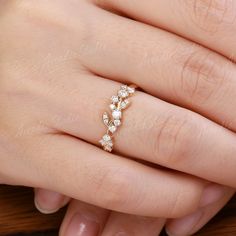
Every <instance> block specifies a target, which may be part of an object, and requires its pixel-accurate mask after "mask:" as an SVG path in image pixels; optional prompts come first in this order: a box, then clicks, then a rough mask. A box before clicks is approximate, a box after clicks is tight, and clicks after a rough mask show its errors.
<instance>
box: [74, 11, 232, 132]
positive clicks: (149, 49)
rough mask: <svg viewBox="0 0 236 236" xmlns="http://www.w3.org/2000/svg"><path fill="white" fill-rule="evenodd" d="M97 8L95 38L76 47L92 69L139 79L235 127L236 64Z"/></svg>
mask: <svg viewBox="0 0 236 236" xmlns="http://www.w3.org/2000/svg"><path fill="white" fill-rule="evenodd" d="M94 8H95V7H94ZM91 9H92V7H91ZM91 11H92V10H91ZM96 11H97V15H98V17H99V19H100V20H99V21H96V22H92V24H93V27H90V35H94V37H89V38H88V39H87V41H86V43H85V44H86V46H84V45H83V47H78V49H77V51H78V52H79V54H80V60H81V62H83V63H84V64H85V65H86V66H87V67H88V68H89V69H90V70H91V71H93V72H95V73H96V74H99V75H102V76H104V77H108V78H111V79H114V80H117V81H120V82H124V81H125V82H127V81H128V82H129V83H135V84H137V85H138V86H139V87H141V88H142V89H143V90H145V91H146V92H147V93H149V94H152V95H154V96H157V97H159V98H162V99H164V100H166V101H169V102H171V103H174V104H177V105H180V106H183V107H186V108H188V109H191V110H194V111H196V112H198V113H200V114H202V115H204V116H206V117H208V118H210V119H212V120H214V121H216V122H218V123H220V124H222V125H224V126H226V127H227V128H230V129H232V130H233V131H236V119H235V117H236V113H235V112H234V111H235V109H234V107H235V105H234V100H233V98H234V97H236V80H235V76H236V67H235V64H234V63H232V62H230V61H229V60H227V59H226V58H225V57H223V56H221V55H219V54H217V53H215V52H213V51H211V50H209V49H207V48H204V47H201V46H199V45H198V44H196V43H194V42H190V41H188V40H186V39H184V38H181V37H179V36H177V35H175V34H172V33H169V32H167V31H164V30H161V29H159V28H154V27H150V26H149V25H145V24H143V23H140V22H136V21H132V20H130V19H127V18H124V17H122V16H117V15H115V14H111V13H109V12H106V11H104V10H101V9H99V8H97V9H96Z"/></svg>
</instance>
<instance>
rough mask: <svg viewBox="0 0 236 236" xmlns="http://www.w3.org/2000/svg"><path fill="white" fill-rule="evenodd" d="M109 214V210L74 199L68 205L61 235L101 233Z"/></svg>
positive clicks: (86, 235)
mask: <svg viewBox="0 0 236 236" xmlns="http://www.w3.org/2000/svg"><path fill="white" fill-rule="evenodd" d="M108 215H109V211H108V210H105V209H102V208H99V207H96V206H92V205H89V204H86V203H83V202H80V201H76V200H73V201H71V203H70V205H69V207H68V210H67V213H66V215H65V218H64V220H63V223H62V225H61V228H60V233H59V235H60V236H71V235H78V236H97V235H100V232H101V231H102V229H103V227H104V224H105V222H106V220H107V217H108Z"/></svg>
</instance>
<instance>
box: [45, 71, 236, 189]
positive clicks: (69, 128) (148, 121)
mask: <svg viewBox="0 0 236 236" xmlns="http://www.w3.org/2000/svg"><path fill="white" fill-rule="evenodd" d="M80 76H81V78H79V79H78V78H77V76H76V77H74V78H71V79H70V85H68V87H70V91H71V86H73V88H78V90H75V91H74V92H73V94H72V93H71V92H69V91H67V90H66V89H65V87H64V90H63V91H58V94H62V95H63V93H64V96H61V97H55V101H54V104H57V105H56V106H54V108H53V109H54V111H55V112H56V114H54V115H51V111H52V109H51V108H50V110H48V111H45V114H47V116H48V117H47V118H46V119H47V120H49V125H50V126H51V127H53V128H55V129H57V130H61V131H63V132H66V133H68V134H71V135H73V136H76V137H78V138H81V139H83V140H86V141H88V142H91V143H93V144H98V140H100V139H101V137H102V135H103V134H104V133H105V126H104V125H103V124H102V114H103V112H104V111H105V110H106V107H108V105H109V99H110V97H111V96H112V95H115V94H116V92H117V91H116V90H117V88H119V85H120V84H118V83H116V82H114V81H110V80H106V79H104V78H100V77H96V76H93V75H89V74H81V75H80ZM76 91H77V92H76ZM68 94H71V96H68ZM131 100H132V106H131V107H130V108H128V109H127V111H125V114H124V119H123V120H122V123H123V126H122V128H120V129H119V130H118V132H117V133H115V142H116V144H115V150H116V151H117V152H119V153H122V154H124V155H126V156H130V157H133V158H137V159H141V160H146V161H149V162H151V163H156V164H160V165H162V166H165V167H168V168H172V169H176V170H179V171H183V172H186V173H189V174H192V175H196V176H200V177H202V178H205V179H208V180H210V181H212V182H217V183H221V184H224V185H231V186H232V187H235V181H234V179H235V177H236V176H235V175H236V173H235V166H236V162H235V158H234V153H235V152H236V137H235V134H234V133H233V132H231V131H229V130H227V129H225V128H223V127H221V126H219V125H217V124H216V123H214V122H212V121H210V120H208V119H206V118H204V117H202V116H200V115H198V114H196V113H194V112H191V111H189V110H186V109H183V108H180V107H177V106H174V105H171V104H169V103H166V102H163V101H161V100H159V99H157V98H154V97H152V96H150V95H147V94H145V93H143V92H137V93H136V95H135V96H134V97H132V98H131ZM65 114H67V115H65ZM55 116H57V117H61V118H60V120H55V119H54V118H55ZM222 137H224V138H222ZM213 160H214V161H213ZM222 163H223V164H224V168H220V166H222ZM219 173H221V174H219Z"/></svg>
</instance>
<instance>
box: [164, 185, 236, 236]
mask: <svg viewBox="0 0 236 236" xmlns="http://www.w3.org/2000/svg"><path fill="white" fill-rule="evenodd" d="M234 191H235V190H233V189H230V188H227V189H225V195H224V197H222V198H221V199H220V200H219V201H218V202H216V203H214V204H212V205H209V206H207V207H204V208H200V209H199V210H198V211H196V212H195V213H193V214H191V215H189V216H185V217H183V218H181V219H176V220H170V221H169V222H168V224H167V226H166V231H167V232H168V235H169V236H180V235H181V236H183V235H192V234H194V233H196V232H197V231H198V230H200V229H201V228H202V227H203V226H204V225H205V224H206V223H207V222H208V221H209V220H210V219H211V218H212V217H214V216H215V215H216V214H217V212H218V211H220V210H221V208H222V207H223V206H224V205H225V204H226V203H227V202H228V201H229V200H230V198H231V197H232V196H233V194H234Z"/></svg>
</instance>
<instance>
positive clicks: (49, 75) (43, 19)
mask: <svg viewBox="0 0 236 236" xmlns="http://www.w3.org/2000/svg"><path fill="white" fill-rule="evenodd" d="M119 3H122V1H119ZM104 4H105V5H103V7H104V8H107V9H109V10H111V9H113V11H114V12H117V11H116V9H117V10H121V9H119V7H122V5H120V6H119V5H118V6H115V5H114V6H112V5H111V4H112V1H110V2H109V4H108V5H106V2H105V1H104ZM140 4H141V1H140ZM137 6H139V5H137ZM116 7H117V8H116ZM0 11H1V12H0V14H1V15H0V17H1V18H0V26H1V29H2V31H1V34H2V35H3V36H4V37H1V39H0V42H1V44H0V45H1V46H0V51H1V55H2V59H1V61H0V69H1V72H0V73H1V78H2V80H1V84H0V89H1V108H2V109H1V111H2V116H1V119H2V120H1V126H2V127H1V130H2V132H1V133H2V137H1V143H2V145H1V158H2V161H1V163H3V164H2V165H1V167H0V173H1V176H2V178H3V179H4V180H5V181H4V182H5V183H12V184H23V185H29V186H33V187H41V188H47V189H52V190H55V191H58V192H61V193H64V194H66V195H69V196H71V197H74V198H77V199H80V200H83V201H86V202H89V203H92V204H96V205H99V206H101V207H107V208H110V209H113V210H119V211H123V212H127V213H132V214H142V215H147V216H161V217H177V216H181V215H185V214H188V213H190V212H192V211H194V210H196V209H198V207H199V206H203V205H204V202H202V201H203V200H204V199H205V195H202V194H203V189H204V188H205V187H206V186H207V188H206V190H205V191H206V192H207V189H209V187H208V184H207V183H206V182H205V181H203V180H201V179H197V178H194V177H190V176H188V175H185V174H181V173H178V172H170V171H167V170H162V169H153V168H151V167H149V166H146V165H144V164H139V163H137V162H135V161H132V160H128V159H125V158H122V157H121V156H119V155H116V156H115V155H112V154H107V153H104V152H103V151H101V150H99V149H97V148H96V147H94V146H93V144H96V143H97V141H98V140H99V139H100V137H101V135H102V134H103V132H104V130H103V129H104V127H103V126H102V124H101V125H99V124H100V123H101V122H100V119H101V114H102V112H103V111H104V109H106V104H107V101H108V98H109V97H110V96H111V95H112V94H113V93H114V91H116V89H117V87H118V86H119V83H117V82H114V81H112V80H117V81H118V82H124V81H125V82H129V83H136V84H137V85H139V86H140V87H141V88H142V89H143V90H144V91H145V92H146V93H145V92H139V93H137V95H136V96H135V97H133V98H132V99H133V104H132V106H131V107H130V108H129V111H127V112H126V118H125V120H124V124H123V127H122V129H121V130H120V132H119V134H118V133H117V136H116V141H117V142H116V147H115V148H116V151H117V152H118V153H120V155H122V156H129V157H133V158H137V159H142V160H145V161H149V162H153V163H155V164H160V165H163V166H166V167H169V168H173V169H176V170H180V171H183V172H186V173H189V174H191V175H196V176H199V177H201V178H205V179H207V180H209V181H214V182H218V183H221V184H225V185H228V186H231V187H235V186H236V183H235V181H234V178H235V175H236V173H235V166H236V162H235V160H234V158H233V157H234V152H235V151H236V145H235V144H236V137H235V134H234V133H233V132H231V131H229V130H227V129H226V128H223V127H222V126H220V125H218V124H217V122H218V123H223V121H224V125H225V126H226V127H227V128H230V129H232V130H233V131H234V123H233V120H234V119H233V117H234V114H233V112H232V111H233V108H234V104H233V102H232V99H233V95H234V93H235V80H234V74H235V66H234V64H232V63H229V60H227V59H226V58H225V57H223V56H220V55H219V54H216V53H213V52H212V51H210V50H209V49H207V48H203V47H200V46H198V45H197V44H194V43H193V42H190V41H187V40H185V39H183V38H180V37H177V36H175V35H174V34H170V33H168V32H165V31H163V30H159V29H157V28H154V27H149V26H148V25H145V24H141V23H139V22H135V21H132V20H130V19H127V18H124V17H122V16H118V15H116V14H111V13H109V12H107V11H105V10H102V9H101V8H99V7H96V6H95V5H94V4H93V3H89V2H86V1H75V0H74V1H72V0H71V1H62V0H61V1H59V0H58V1H53V2H50V1H40V2H36V1H27V0H25V1H24V0H22V1H3V4H2V6H1V10H0ZM127 14H128V12H127ZM133 17H134V16H133ZM121 35H122V37H121ZM203 62H204V63H203ZM218 65H219V66H218ZM106 78H109V79H111V80H107V79H106ZM219 86H221V87H219ZM219 88H221V89H219ZM226 92H227V93H226ZM148 93H149V94H152V95H154V96H156V97H160V98H163V99H165V100H167V101H169V102H172V103H175V104H178V105H180V106H185V107H186V108H190V109H192V110H194V111H195V112H197V113H201V115H203V116H206V117H209V118H211V119H212V120H213V121H215V122H216V123H214V122H213V121H210V120H207V119H206V118H204V117H203V116H201V115H198V114H197V113H194V112H192V111H189V110H187V109H183V108H179V107H177V106H174V105H171V104H169V103H166V102H163V101H161V100H159V99H157V98H155V97H152V96H150V95H148ZM223 95H224V96H223ZM219 98H221V100H219ZM218 101H220V102H218ZM144 104H145V105H144ZM221 104H224V106H222V105H221ZM222 107H223V108H222ZM99 122H100V123H99ZM193 134H194V135H193ZM6 144H8V146H6ZM213 158H214V162H213V161H212V159H213ZM222 166H223V167H224V168H221V167H222ZM219 167H220V168H219ZM85 170H86V171H85ZM219 173H221V174H220V175H219ZM145 183H149V184H148V185H147V184H145ZM210 189H211V188H210ZM94 192H96V193H97V194H96V196H95V195H94V194H93V193H94ZM121 192H122V194H119V193H121ZM183 199H184V201H183ZM200 199H203V200H202V201H201V200H200Z"/></svg>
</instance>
